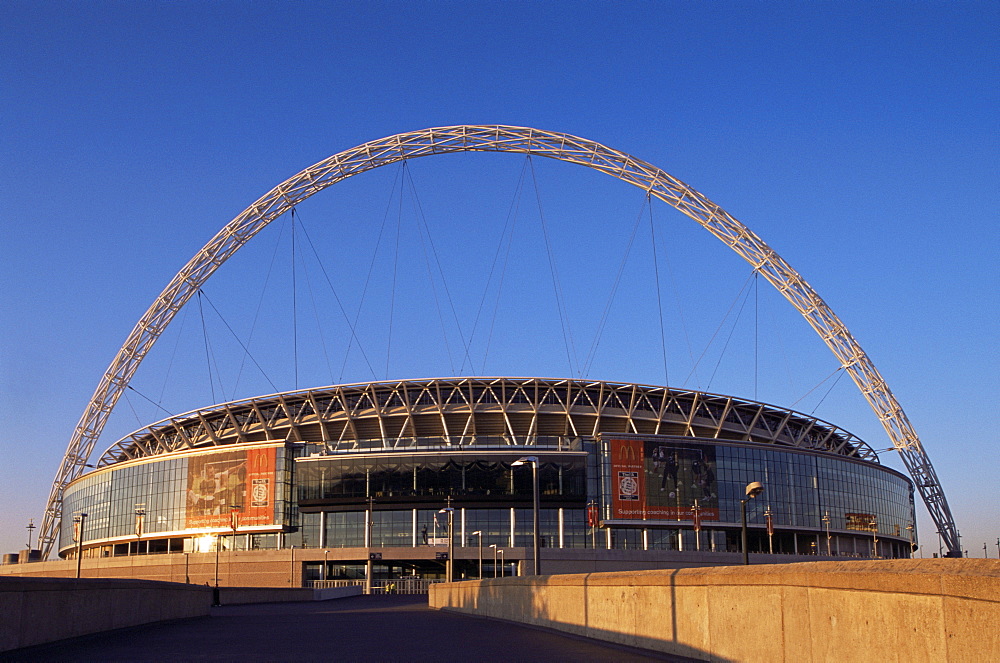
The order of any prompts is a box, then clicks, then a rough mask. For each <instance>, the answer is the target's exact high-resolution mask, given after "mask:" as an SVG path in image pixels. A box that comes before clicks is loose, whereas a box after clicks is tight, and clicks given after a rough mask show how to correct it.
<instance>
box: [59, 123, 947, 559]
mask: <svg viewBox="0 0 1000 663" xmlns="http://www.w3.org/2000/svg"><path fill="white" fill-rule="evenodd" d="M450 152H513V153H519V154H530V155H535V156H540V157H549V158H552V159H557V160H559V161H566V162H568V163H575V164H580V165H582V166H587V167H588V168H593V169H594V170H598V171H601V172H603V173H607V174H608V175H612V176H613V177H617V178H618V179H620V180H622V181H624V182H628V183H629V184H633V185H635V186H637V187H639V188H641V189H642V190H644V191H646V192H648V193H649V194H650V195H652V196H655V197H656V198H659V199H660V200H662V201H664V202H666V203H668V204H670V205H672V206H673V207H676V208H677V209H678V210H680V211H681V212H683V213H684V214H686V215H687V216H689V217H691V218H692V219H694V220H695V221H697V222H698V223H699V224H701V225H702V226H703V227H704V228H705V229H706V230H708V231H709V232H710V233H712V234H713V235H715V236H716V237H718V238H719V239H720V240H722V241H723V242H724V243H725V244H726V245H727V246H728V247H729V248H731V249H732V250H733V251H735V252H736V253H737V254H739V255H740V256H741V257H743V259H744V260H746V261H747V262H748V263H750V264H751V265H753V267H754V269H755V270H757V271H758V272H760V274H761V275H763V276H764V278H766V279H767V280H768V281H769V282H770V283H771V284H772V285H773V286H774V287H775V288H777V289H778V291H779V292H780V293H781V294H782V295H783V296H784V297H785V299H787V300H788V301H789V302H791V304H792V306H794V307H795V308H796V309H797V310H798V311H799V313H801V314H802V316H803V317H804V318H805V319H806V321H807V322H808V323H809V325H810V326H811V327H812V328H813V329H814V330H815V331H816V333H817V334H819V336H820V338H822V339H823V342H824V343H826V345H827V347H829V348H830V350H831V351H832V352H833V354H834V355H835V356H836V357H837V360H838V361H839V362H840V364H841V366H842V367H843V368H844V369H845V370H846V371H847V372H848V373H849V374H850V376H851V378H852V379H853V380H854V383H855V384H856V385H857V387H858V389H860V391H861V393H862V394H863V395H864V397H865V399H866V400H867V401H868V403H869V405H870V406H871V408H872V410H873V411H874V412H875V414H876V415H877V416H878V418H879V421H881V422H882V425H883V427H884V428H885V430H886V432H887V433H888V434H889V439H890V440H892V443H893V446H894V447H895V448H896V450H897V451H898V452H899V454H900V456H901V457H902V459H903V463H904V464H905V465H906V468H907V469H908V470H909V472H910V475H911V476H912V477H913V480H914V482H915V483H916V486H917V490H919V491H920V495H921V497H922V498H923V500H924V503H925V504H926V505H927V509H928V511H929V512H930V515H931V518H932V519H933V520H934V523H935V525H936V526H937V528H938V531H939V532H940V534H941V536H942V538H943V540H944V544H945V545H946V546H947V548H948V550H949V554H951V555H955V556H960V555H961V550H960V542H959V535H958V530H957V528H956V527H955V522H954V519H953V518H952V515H951V510H950V509H949V507H948V502H947V500H946V499H945V495H944V491H943V490H942V488H941V485H940V483H939V482H938V479H937V476H936V474H935V472H934V468H933V466H932V465H931V462H930V459H929V458H928V457H927V454H926V453H925V452H924V449H923V445H922V444H921V443H920V439H919V438H918V437H917V433H916V431H915V430H914V429H913V426H912V425H911V424H910V422H909V420H908V419H907V417H906V414H905V413H904V412H903V408H902V407H901V406H900V405H899V402H898V401H897V400H896V397H895V396H893V394H892V392H891V391H890V390H889V387H888V385H886V382H885V379H884V378H883V377H882V376H881V374H880V373H879V372H878V369H876V368H875V365H874V364H873V363H872V362H871V360H870V359H869V358H868V355H866V354H865V352H864V350H862V349H861V346H860V345H859V344H858V342H857V341H856V340H855V339H854V337H853V336H852V335H851V334H850V332H849V331H848V330H847V327H846V326H845V325H844V323H843V322H841V321H840V319H839V318H837V316H836V315H835V314H834V313H833V311H832V310H830V308H829V307H828V306H827V305H826V303H825V302H824V301H823V300H822V298H820V296H819V295H818V294H817V293H816V291H815V290H813V289H812V287H811V286H810V285H809V284H808V283H806V281H805V279H803V278H802V277H801V276H800V275H799V273H798V272H796V271H795V270H794V269H792V267H791V266H790V265H789V264H788V263H787V262H785V261H784V259H782V258H781V256H779V255H778V254H777V253H775V251H774V250H773V249H772V248H771V247H770V246H768V245H767V244H766V243H765V242H764V241H763V240H762V239H761V238H760V237H758V236H757V235H756V234H755V233H754V232H753V231H752V230H750V229H749V228H748V227H746V226H745V225H743V224H742V223H740V222H739V221H737V220H736V219H734V218H733V217H732V216H730V215H729V214H728V213H727V212H725V211H724V210H723V209H722V208H720V207H719V206H718V205H716V204H715V203H713V202H712V201H710V200H709V199H708V198H706V197H705V196H703V195H702V194H701V193H699V192H697V191H695V190H694V189H692V188H691V187H689V186H688V185H686V184H684V183H683V182H681V181H680V180H678V179H676V178H674V177H672V176H671V175H669V174H667V173H666V172H664V171H662V170H660V169H659V168H657V167H655V166H653V165H652V164H649V163H647V162H645V161H642V160H639V159H637V158H635V157H633V156H631V155H629V154H626V153H624V152H621V151H618V150H614V149H611V148H609V147H605V146H604V145H601V144H600V143H595V142H594V141H590V140H586V139H583V138H578V137H576V136H571V135H568V134H563V133H557V132H552V131H542V130H539V129H531V128H527V127H510V126H470V125H459V126H452V127H437V128H432V129H424V130H421V131H412V132H408V133H401V134H397V135H395V136H388V137H386V138H381V139H379V140H374V141H371V142H368V143H365V144H363V145H359V146H358V147H354V148H351V149H349V150H345V151H343V152H340V153H338V154H335V155H333V156H331V157H329V158H327V159H324V160H323V161H320V162H319V163H317V164H315V165H313V166H310V167H309V168H306V169H305V170H303V171H302V172H300V173H298V174H297V175H294V176H292V177H290V178H289V179H287V180H285V181H284V182H282V183H281V184H279V185H278V186H277V187H275V188H274V189H272V190H271V191H269V192H268V193H267V194H266V195H264V196H263V197H261V198H260V199H259V200H257V201H256V202H255V203H253V204H252V205H250V207H248V208H247V209H245V210H244V211H243V212H242V213H241V214H240V215H239V216H237V217H236V218H235V219H233V220H232V221H230V222H229V223H228V224H226V226H225V227H224V228H222V230H220V231H219V232H218V233H217V234H216V235H215V236H214V237H213V238H212V239H211V240H210V241H209V242H208V243H207V244H206V245H205V246H204V247H203V248H202V249H201V250H200V251H198V253H197V254H195V256H194V257H193V258H191V259H190V260H189V261H188V262H187V264H186V265H184V267H183V268H182V269H181V270H180V271H179V272H178V273H177V275H176V276H174V278H173V279H171V281H170V283H169V284H168V285H167V287H166V288H165V289H164V290H163V292H162V293H160V295H159V297H157V298H156V300H155V301H154V302H153V303H152V304H151V305H150V307H149V309H148V310H147V311H146V313H145V314H144V315H143V316H142V318H141V319H140V320H139V322H138V323H137V324H136V325H135V328H133V329H132V332H131V333H130V334H129V335H128V338H127V339H126V340H125V343H124V344H123V345H122V348H121V350H119V351H118V354H117V355H116V356H115V358H114V361H112V362H111V365H110V366H109V367H108V369H107V371H106V372H105V373H104V376H103V377H102V378H101V381H100V383H99V384H98V386H97V389H96V390H95V391H94V395H93V397H92V398H91V400H90V403H89V404H88V405H87V407H86V409H85V410H84V412H83V415H82V416H81V417H80V421H79V423H78V424H77V426H76V429H75V431H74V433H73V437H72V438H71V439H70V442H69V446H68V447H67V449H66V455H65V456H64V457H63V460H62V463H61V465H60V467H59V470H58V472H57V473H56V476H55V479H54V480H53V483H52V489H51V491H50V493H49V500H48V505H47V507H46V510H45V515H44V518H43V520H42V526H41V528H40V532H39V541H40V543H41V546H42V550H43V557H45V556H47V555H48V554H49V552H50V551H51V549H52V546H53V545H54V543H55V535H56V531H57V528H58V524H59V521H60V519H61V517H62V493H63V489H64V487H65V486H66V484H68V483H69V482H70V481H72V480H73V479H75V478H77V477H78V476H80V475H81V474H82V473H83V471H84V469H85V468H86V465H87V461H88V459H89V458H90V455H91V453H92V451H93V449H94V445H95V443H96V441H97V439H98V437H100V434H101V431H102V429H103V428H104V425H105V423H106V422H107V419H108V416H109V415H110V414H111V411H112V409H113V408H114V406H115V403H116V402H117V401H118V398H119V397H120V396H121V394H122V392H123V391H124V390H125V388H126V387H127V385H128V383H129V380H131V378H132V376H133V375H134V374H135V371H136V369H137V368H138V366H139V364H140V363H141V362H142V360H143V358H144V357H145V356H146V353H147V352H149V350H150V348H152V346H153V344H154V343H155V342H156V339H157V338H158V337H159V336H160V334H161V333H163V330H164V329H165V328H166V327H167V325H168V324H169V323H170V321H171V320H172V319H173V317H174V315H176V313H177V312H178V311H179V310H180V309H181V307H182V306H184V304H185V303H186V302H187V301H188V300H189V299H190V298H191V297H192V296H193V295H194V293H195V292H197V290H198V288H200V287H201V285H202V284H203V283H205V281H206V280H208V278H209V277H210V276H211V275H212V274H213V273H214V272H215V270H216V269H218V268H219V267H220V266H221V265H222V263H224V262H225V261H226V260H227V259H228V258H229V257H231V256H232V255H233V254H234V253H235V252H236V251H237V250H238V249H239V248H240V247H241V246H243V244H245V243H246V242H247V241H248V240H249V239H250V238H251V237H253V236H254V235H255V234H257V233H258V232H259V231H260V230H261V229H263V228H264V227H265V226H266V225H267V224H269V223H270V222H271V221H273V220H274V219H276V218H278V217H279V216H281V215H282V214H284V213H285V212H287V211H289V210H290V209H291V208H292V207H293V206H295V205H296V204H298V203H299V202H301V201H303V200H305V199H306V198H308V197H309V196H311V195H313V194H314V193H316V192H318V191H321V190H322V189H325V188H326V187H328V186H331V185H333V184H336V183H337V182H340V181H341V180H344V179H346V178H348V177H351V176H352V175H357V174H359V173H363V172H365V171H367V170H371V169H373V168H378V167H379V166H384V165H387V164H391V163H396V162H399V161H401V160H403V159H412V158H415V157H421V156H429V155H433V154H447V153H450Z"/></svg>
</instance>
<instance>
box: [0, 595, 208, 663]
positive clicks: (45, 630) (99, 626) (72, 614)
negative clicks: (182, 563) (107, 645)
mask: <svg viewBox="0 0 1000 663" xmlns="http://www.w3.org/2000/svg"><path fill="white" fill-rule="evenodd" d="M211 604H212V590H211V589H209V588H208V587H204V586H196V585H179V584H175V583H165V582H152V581H148V580H92V579H86V578H83V579H80V580H76V579H73V580H65V579H62V578H0V651H6V650H9V649H17V648H19V647H29V646H31V645H37V644H42V643H44V642H52V641H53V640H63V639H65V638H73V637H76V636H80V635H86V634H88V633H96V632H99V631H109V630H111V629H116V628H125V627H128V626H138V625H140V624H148V623H150V622H158V621H164V620H168V619H181V618H185V617H197V616H201V615H207V614H208V612H209V607H210V606H211Z"/></svg>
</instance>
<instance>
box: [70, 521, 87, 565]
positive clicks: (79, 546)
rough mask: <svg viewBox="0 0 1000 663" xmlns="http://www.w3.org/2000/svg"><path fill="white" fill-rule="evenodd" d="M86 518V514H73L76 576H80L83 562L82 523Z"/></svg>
mask: <svg viewBox="0 0 1000 663" xmlns="http://www.w3.org/2000/svg"><path fill="white" fill-rule="evenodd" d="M86 520H87V514H85V513H78V514H76V515H75V516H73V524H74V526H75V527H76V577H77V579H79V578H80V571H81V570H82V564H83V524H84V522H86Z"/></svg>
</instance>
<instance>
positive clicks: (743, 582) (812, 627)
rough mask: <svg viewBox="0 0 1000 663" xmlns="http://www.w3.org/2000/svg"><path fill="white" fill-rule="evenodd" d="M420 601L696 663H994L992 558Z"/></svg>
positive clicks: (557, 583) (708, 572)
mask: <svg viewBox="0 0 1000 663" xmlns="http://www.w3.org/2000/svg"><path fill="white" fill-rule="evenodd" d="M429 600H430V605H431V607H434V608H440V609H443V610H453V611H456V612H462V613H466V614H476V615H481V616H486V617H494V618H499V619H504V620H509V621H515V622H522V623H526V624H533V625H536V626H544V627H549V628H553V629H558V630H560V631H566V632H569V633H574V634H577V635H581V636H586V637H589V638H596V639H601V640H607V641H610V642H615V643H619V644H623V645H629V646H633V647H641V648H644V649H652V650H655V651H660V652H664V653H668V654H674V655H680V656H689V657H692V658H701V659H705V660H731V661H767V662H771V661H833V660H836V661H865V662H868V661H878V660H887V661H996V660H1000V628H998V627H997V624H1000V560H986V559H931V560H885V561H871V562H861V561H858V562H853V561H852V562H808V563H801V564H781V565H767V566H732V567H718V568H701V569H679V570H673V571H667V570H664V571H638V572H629V573H592V574H579V575H559V576H528V577H522V578H502V579H496V580H483V581H466V582H457V583H448V584H441V585H435V586H433V587H431V588H430V598H429Z"/></svg>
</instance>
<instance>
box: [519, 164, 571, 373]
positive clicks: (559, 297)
mask: <svg viewBox="0 0 1000 663" xmlns="http://www.w3.org/2000/svg"><path fill="white" fill-rule="evenodd" d="M528 165H529V166H530V167H531V181H532V183H533V184H534V186H535V202H536V204H537V205H538V218H539V219H540V220H541V222H542V236H543V237H544V238H545V253H546V255H547V256H548V259H549V272H550V273H551V275H552V288H553V290H555V294H556V309H557V310H558V311H559V325H560V327H562V333H563V344H564V345H565V346H566V361H567V362H568V363H569V372H570V375H578V376H579V377H583V376H582V375H580V374H578V373H577V371H576V370H575V369H574V368H573V358H574V357H575V356H576V346H575V345H574V344H573V334H572V332H571V330H570V326H569V320H568V317H569V316H568V314H567V312H566V310H565V304H564V303H563V294H562V288H561V287H560V286H559V277H558V274H557V272H556V263H555V258H554V256H553V255H552V243H551V242H550V241H549V229H548V226H547V225H546V223H545V213H544V212H543V211H542V198H541V193H540V192H539V190H538V178H537V177H536V175H535V162H534V161H532V160H531V156H530V155H529V156H528Z"/></svg>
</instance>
